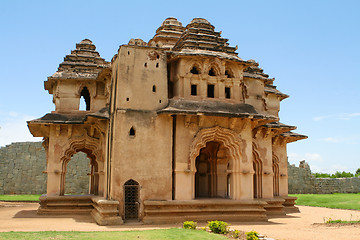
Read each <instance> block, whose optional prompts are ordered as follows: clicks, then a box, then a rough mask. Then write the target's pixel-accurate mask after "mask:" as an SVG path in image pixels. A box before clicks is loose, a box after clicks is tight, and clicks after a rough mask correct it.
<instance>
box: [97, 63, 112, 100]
mask: <svg viewBox="0 0 360 240" xmlns="http://www.w3.org/2000/svg"><path fill="white" fill-rule="evenodd" d="M111 77H112V69H111V68H105V69H104V70H102V71H101V72H100V73H99V74H98V76H97V80H100V81H102V82H103V83H104V85H105V89H104V90H105V92H104V96H105V97H107V96H109V93H110V82H111ZM98 92H99V91H98V90H96V91H95V95H97V93H98Z"/></svg>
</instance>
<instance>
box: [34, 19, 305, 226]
mask: <svg viewBox="0 0 360 240" xmlns="http://www.w3.org/2000/svg"><path fill="white" fill-rule="evenodd" d="M236 50H237V47H232V46H229V44H228V40H227V39H225V38H223V37H222V36H221V32H217V31H215V28H214V26H213V25H211V24H210V23H209V22H208V21H207V20H205V19H203V18H195V19H193V20H192V21H191V22H190V23H189V24H188V25H187V26H186V27H184V26H183V25H182V23H180V22H179V21H178V20H177V19H176V18H172V17H170V18H167V19H166V20H165V21H164V22H163V23H162V25H161V26H160V27H159V28H158V29H157V30H156V33H155V36H154V37H153V38H152V39H151V40H150V41H149V42H145V41H143V40H141V39H131V40H130V41H129V43H128V44H126V45H121V46H120V47H119V49H118V51H117V53H116V54H115V56H114V57H113V58H112V60H111V62H107V61H105V60H104V59H103V58H101V57H100V54H99V53H98V52H97V51H96V47H95V45H94V44H93V43H92V41H90V40H89V39H84V40H82V41H81V42H80V43H78V44H76V49H75V50H72V51H71V53H70V54H69V55H66V56H65V58H64V61H63V62H62V63H61V64H60V65H59V68H58V70H57V72H56V73H54V74H53V75H52V76H50V77H48V79H47V81H45V84H44V86H45V90H47V91H48V92H49V94H52V95H53V103H54V104H55V111H52V112H50V113H47V114H46V115H45V116H43V117H41V118H39V119H35V120H32V121H29V122H28V127H29V129H30V132H31V133H32V135H33V136H35V137H43V146H44V148H45V150H46V154H47V162H46V165H47V168H46V171H45V173H46V174H47V192H46V194H45V195H43V196H42V197H41V198H40V207H39V209H38V213H39V214H66V213H71V214H88V213H91V216H92V217H93V218H94V219H95V221H96V222H97V223H98V224H100V225H113V224H122V223H123V222H124V221H140V222H143V223H165V222H166V223H168V222H182V221H184V220H196V221H207V220H225V221H267V219H268V217H269V216H271V215H285V214H286V213H289V212H294V211H297V208H296V207H294V200H295V198H292V197H289V196H288V174H287V152H286V145H287V143H290V142H294V141H297V140H300V139H304V138H306V136H304V135H299V134H296V133H294V132H292V130H294V129H295V128H296V127H294V126H289V125H285V124H283V123H281V122H279V110H280V102H281V101H282V100H284V99H285V98H287V97H288V95H286V94H284V93H282V92H280V91H279V90H277V88H276V86H275V85H274V84H273V82H274V78H269V76H268V75H267V74H265V73H264V72H263V70H262V69H261V68H260V67H259V64H258V63H257V62H255V61H254V60H248V61H246V60H243V59H241V58H240V57H239V56H238V54H237V53H236ZM80 101H84V103H85V108H84V109H80ZM77 152H83V153H86V155H87V157H88V159H89V169H88V178H89V192H88V194H86V195H67V194H66V192H65V186H66V184H67V182H66V172H67V164H68V163H69V161H71V158H72V156H73V155H74V154H76V153H77Z"/></svg>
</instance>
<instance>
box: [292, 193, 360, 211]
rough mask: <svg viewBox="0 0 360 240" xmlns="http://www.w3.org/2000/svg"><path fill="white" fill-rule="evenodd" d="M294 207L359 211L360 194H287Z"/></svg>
mask: <svg viewBox="0 0 360 240" xmlns="http://www.w3.org/2000/svg"><path fill="white" fill-rule="evenodd" d="M289 196H294V197H297V198H298V199H297V200H296V205H303V206H314V207H327V208H341V209H355V210H360V193H333V194H289Z"/></svg>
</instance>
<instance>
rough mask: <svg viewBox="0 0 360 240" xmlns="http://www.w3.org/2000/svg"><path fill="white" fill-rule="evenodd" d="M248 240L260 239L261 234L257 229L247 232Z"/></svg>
mask: <svg viewBox="0 0 360 240" xmlns="http://www.w3.org/2000/svg"><path fill="white" fill-rule="evenodd" d="M246 240H259V234H258V233H257V232H256V231H251V232H247V233H246Z"/></svg>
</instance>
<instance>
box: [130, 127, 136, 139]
mask: <svg viewBox="0 0 360 240" xmlns="http://www.w3.org/2000/svg"><path fill="white" fill-rule="evenodd" d="M129 136H130V137H135V128H134V127H131V128H130V131H129Z"/></svg>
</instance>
